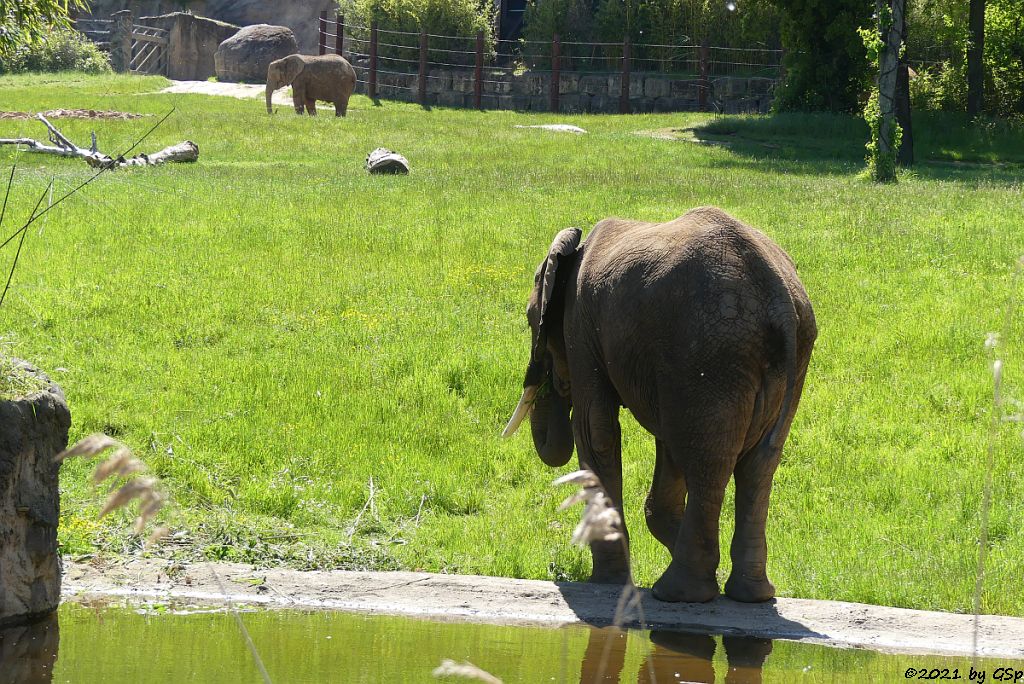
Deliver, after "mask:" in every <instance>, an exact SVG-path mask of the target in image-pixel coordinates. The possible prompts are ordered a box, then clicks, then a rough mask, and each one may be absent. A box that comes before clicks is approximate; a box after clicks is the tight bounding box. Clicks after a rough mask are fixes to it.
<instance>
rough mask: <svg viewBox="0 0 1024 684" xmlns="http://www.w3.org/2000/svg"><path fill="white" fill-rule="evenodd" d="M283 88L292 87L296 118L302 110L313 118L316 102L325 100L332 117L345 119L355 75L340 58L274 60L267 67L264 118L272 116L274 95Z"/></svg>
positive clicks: (290, 57) (320, 57) (301, 57)
mask: <svg viewBox="0 0 1024 684" xmlns="http://www.w3.org/2000/svg"><path fill="white" fill-rule="evenodd" d="M286 85H290V86H291V87H292V100H293V101H294V102H295V113H296V114H302V108H303V107H305V108H306V112H307V113H308V114H309V115H310V116H316V101H317V100H326V101H327V102H333V103H334V113H335V115H336V116H345V112H346V111H347V110H348V99H349V97H351V96H352V91H353V90H354V89H355V87H356V71H355V69H353V68H352V65H351V64H349V63H348V60H347V59H345V58H344V57H342V56H340V55H321V56H315V57H314V56H310V55H288V56H287V57H284V58H282V59H278V60H274V61H273V62H271V63H270V66H269V67H267V114H272V113H273V110H272V109H271V106H270V98H271V96H272V95H273V94H274V91H275V90H277V89H278V88H283V87H284V86H286Z"/></svg>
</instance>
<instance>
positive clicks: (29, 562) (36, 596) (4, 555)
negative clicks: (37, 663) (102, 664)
mask: <svg viewBox="0 0 1024 684" xmlns="http://www.w3.org/2000/svg"><path fill="white" fill-rule="evenodd" d="M20 368H21V369H22V370H23V371H24V372H27V373H31V374H33V375H36V376H38V377H39V378H40V379H41V380H43V382H44V387H45V388H44V389H43V390H41V391H38V392H35V393H33V394H32V395H30V396H28V397H26V398H24V399H16V400H11V401H0V627H5V626H9V625H16V624H21V623H24V622H28V621H31V620H33V619H35V618H38V617H40V616H43V615H46V614H47V613H50V612H52V611H54V610H56V608H57V604H58V603H60V571H61V568H60V557H59V556H58V555H57V521H58V518H59V514H60V508H59V503H60V498H59V497H60V492H59V488H58V484H57V471H58V470H59V468H60V466H59V464H58V463H56V462H55V461H54V457H55V456H56V455H57V454H58V453H60V452H61V451H63V450H64V449H65V448H66V447H67V444H68V428H69V427H70V426H71V414H70V412H69V411H68V407H67V404H66V403H65V401H64V393H63V392H62V391H61V389H60V388H59V387H57V385H55V384H53V383H52V382H50V380H49V378H47V377H46V376H45V375H44V374H43V373H42V372H41V371H39V370H38V369H36V368H34V367H32V366H29V365H28V364H25V363H21V364H20Z"/></svg>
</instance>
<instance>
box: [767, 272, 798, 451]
mask: <svg viewBox="0 0 1024 684" xmlns="http://www.w3.org/2000/svg"><path fill="white" fill-rule="evenodd" d="M783 291H784V293H785V294H784V297H781V298H780V299H779V300H778V301H777V303H776V304H775V306H774V307H772V308H773V311H774V315H773V316H772V319H773V320H772V325H773V326H775V328H776V330H778V331H779V333H781V338H782V342H783V347H784V352H783V364H784V370H785V373H786V390H785V393H784V394H783V395H782V408H781V409H780V410H779V416H778V417H777V418H776V419H775V425H773V426H772V429H771V431H770V432H769V433H768V436H767V439H765V441H764V442H763V443H762V444H764V445H766V446H767V447H768V448H769V449H780V448H782V444H781V442H782V440H784V439H785V431H786V421H787V417H788V416H789V413H790V410H791V408H792V406H793V402H794V401H795V399H796V396H795V395H796V381H797V376H798V375H799V372H800V371H799V368H798V361H797V330H798V329H799V328H800V315H799V314H798V313H797V310H796V304H795V303H794V302H793V297H792V294H791V293H790V292H789V288H787V287H783Z"/></svg>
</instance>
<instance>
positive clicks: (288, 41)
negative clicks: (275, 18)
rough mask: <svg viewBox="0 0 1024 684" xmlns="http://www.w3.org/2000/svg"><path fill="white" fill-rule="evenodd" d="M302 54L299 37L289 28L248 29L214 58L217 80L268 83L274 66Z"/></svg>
mask: <svg viewBox="0 0 1024 684" xmlns="http://www.w3.org/2000/svg"><path fill="white" fill-rule="evenodd" d="M298 51H299V46H298V45H297V44H296V42H295V34H293V33H292V30H291V29H290V28H288V27H287V26H271V25H270V24H254V25H252V26H246V27H245V28H243V29H242V30H240V31H239V32H238V33H236V34H235V35H233V36H231V37H230V38H228V39H227V40H225V41H224V42H223V43H221V44H220V47H218V48H217V53H216V54H215V55H214V56H213V61H214V64H215V66H216V70H217V79H218V80H220V81H228V82H231V83H237V82H238V81H249V82H252V83H266V82H267V67H268V66H270V63H271V62H273V61H274V60H275V59H281V58H282V57H287V56H288V55H294V54H295V53H296V52H298Z"/></svg>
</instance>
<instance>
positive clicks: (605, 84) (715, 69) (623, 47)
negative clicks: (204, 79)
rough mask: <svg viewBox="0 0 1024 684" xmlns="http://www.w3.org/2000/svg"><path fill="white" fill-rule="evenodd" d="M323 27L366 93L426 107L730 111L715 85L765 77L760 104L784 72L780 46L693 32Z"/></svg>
mask: <svg viewBox="0 0 1024 684" xmlns="http://www.w3.org/2000/svg"><path fill="white" fill-rule="evenodd" d="M319 29H320V36H319V45H320V53H321V54H325V53H326V52H327V51H328V49H329V47H330V46H331V45H330V44H333V47H334V51H335V52H336V53H337V54H341V55H345V56H346V57H348V59H349V61H350V62H351V63H352V64H353V66H354V67H355V68H356V72H357V81H358V84H359V86H360V88H359V89H360V90H361V91H363V92H365V93H366V94H368V95H369V96H370V97H373V98H376V97H386V98H396V99H407V100H414V101H417V102H419V103H420V104H423V105H428V104H431V103H434V102H436V103H439V104H444V105H454V106H472V107H476V108H495V107H496V108H515V109H519V108H524V104H526V105H527V106H526V107H525V108H530V109H540V108H545V109H547V110H548V111H560V110H561V106H560V105H561V104H562V103H563V101H564V102H566V103H568V105H569V108H570V109H577V108H579V107H580V106H581V104H580V102H579V100H580V99H581V98H582V99H586V100H587V102H586V103H585V106H583V108H584V109H588V108H592V107H597V106H599V107H600V108H601V110H602V111H609V110H610V109H613V108H614V107H609V103H610V102H613V101H614V100H617V101H618V111H620V112H629V111H632V109H633V108H634V106H633V101H634V100H637V101H638V104H639V106H640V108H644V107H649V106H660V107H663V108H664V107H671V108H676V109H679V108H684V109H700V110H707V111H714V110H722V109H723V107H722V106H721V103H719V102H718V101H717V100H716V92H718V91H723V92H725V93H727V94H728V95H733V94H734V93H732V92H731V91H733V90H742V88H737V87H733V86H729V85H728V82H729V81H730V80H737V81H745V82H748V83H753V82H761V83H762V85H759V86H754V88H755V89H756V90H757V93H756V94H757V97H756V98H754V100H755V101H754V105H755V107H756V108H757V109H758V110H761V109H763V108H764V102H765V96H767V95H768V94H770V91H771V90H772V89H773V87H774V84H775V82H777V81H778V80H779V79H780V78H781V76H782V51H781V50H776V49H769V48H760V47H752V48H740V47H720V46H712V45H707V44H703V45H695V44H691V43H689V42H688V40H689V39H686V40H681V41H680V43H679V44H633V43H631V42H630V40H629V39H628V38H627V39H624V40H623V42H621V43H611V42H603V43H596V42H595V43H582V42H564V43H563V42H561V41H560V39H559V37H558V36H553V37H552V40H551V42H550V43H548V42H544V41H530V40H520V41H517V42H515V43H511V42H509V41H501V42H500V43H495V42H494V40H493V39H492V37H490V36H489V35H487V34H485V32H483V31H478V32H477V35H476V36H452V35H441V34H432V33H427V32H426V31H420V32H414V31H398V30H390V29H382V28H379V27H378V26H377V25H376V22H374V23H372V24H371V25H370V26H365V25H359V24H345V21H344V17H343V16H342V15H341V14H338V15H337V18H336V19H334V20H333V21H332V20H330V19H328V17H327V15H326V13H324V14H322V15H321V18H320V26H319ZM683 38H685V36H684V37H683ZM743 87H747V86H746V85H744V86H743ZM563 95H564V96H565V97H563ZM524 98H528V99H525V100H524ZM540 100H544V102H543V104H545V105H546V107H541V106H540V105H541V102H540ZM684 100H687V101H690V102H689V104H687V102H684ZM649 101H650V102H649ZM652 102H653V103H655V104H654V105H652Z"/></svg>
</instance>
